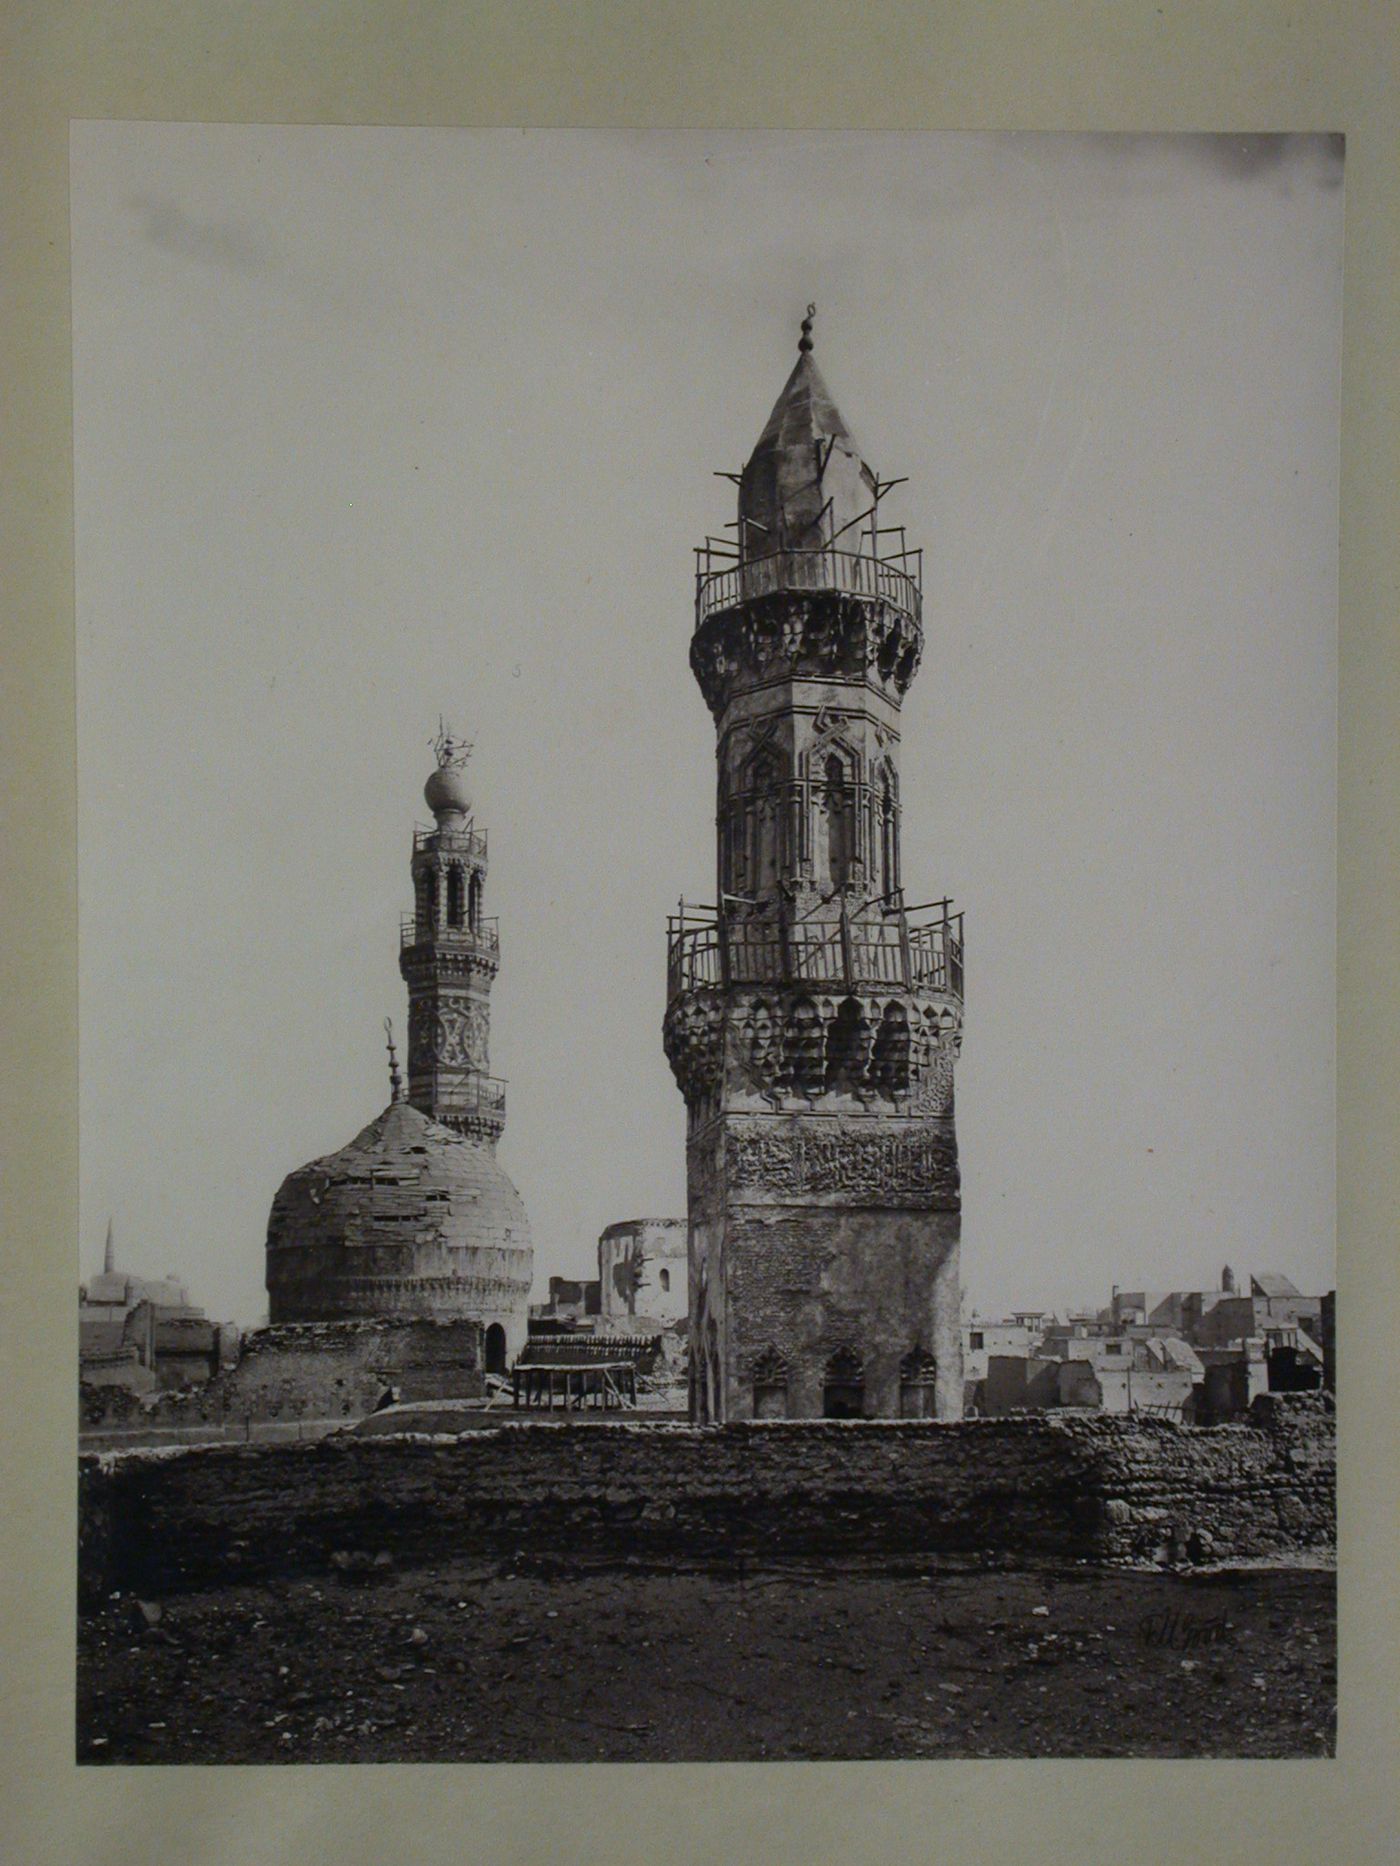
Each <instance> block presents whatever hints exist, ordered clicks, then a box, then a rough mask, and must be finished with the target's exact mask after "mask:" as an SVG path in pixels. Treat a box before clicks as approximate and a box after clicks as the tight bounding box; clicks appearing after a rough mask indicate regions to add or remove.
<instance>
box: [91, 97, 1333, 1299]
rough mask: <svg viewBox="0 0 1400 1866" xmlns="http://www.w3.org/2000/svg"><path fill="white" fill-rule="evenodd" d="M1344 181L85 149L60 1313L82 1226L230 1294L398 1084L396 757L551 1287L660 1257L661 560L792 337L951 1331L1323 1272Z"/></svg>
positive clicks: (100, 127) (229, 142)
mask: <svg viewBox="0 0 1400 1866" xmlns="http://www.w3.org/2000/svg"><path fill="white" fill-rule="evenodd" d="M1341 184H1342V159H1341V152H1340V149H1339V147H1338V145H1337V144H1336V142H1335V141H1334V140H1333V139H1329V138H1324V137H1306V136H1291V137H1244V138H1241V137H1205V136H1202V137H1185V136H1168V137H1142V136H1120V137H1109V136H1049V137H1013V136H987V135H980V134H947V133H941V134H923V133H883V134H865V133H854V132H842V133H830V134H807V133H796V132H774V133H764V134H749V135H744V134H733V133H723V134H718V135H713V136H705V135H701V134H698V133H697V134H692V133H660V132H637V133H623V132H535V131H531V132H515V131H506V130H492V131H457V130H439V129H432V130H427V129H423V130H413V129H371V128H332V127H317V126H298V127H278V126H240V125H191V124H150V123H120V124H119V123H95V122H94V123H77V124H75V125H74V126H73V130H72V238H73V355H74V462H75V480H76V485H75V492H76V521H75V522H76V563H77V618H78V696H79V697H78V709H79V717H78V748H79V750H78V758H79V771H78V782H79V901H80V935H79V936H80V981H79V983H80V1091H79V1092H80V1110H79V1115H80V1153H81V1192H80V1207H81V1221H80V1226H81V1236H80V1240H79V1257H80V1267H81V1270H82V1272H83V1273H84V1274H87V1273H90V1272H91V1271H92V1270H93V1269H94V1268H96V1267H98V1266H100V1262H101V1252H102V1243H103V1236H104V1233H105V1229H106V1225H107V1221H108V1217H109V1216H111V1218H112V1219H113V1221H114V1224H115V1230H116V1238H117V1249H118V1258H119V1260H120V1262H121V1264H122V1267H124V1268H128V1269H132V1270H137V1271H143V1272H146V1273H148V1274H153V1275H156V1274H165V1273H168V1272H174V1273H176V1274H178V1275H180V1276H182V1277H183V1278H184V1279H185V1280H186V1281H187V1283H188V1284H189V1286H190V1290H191V1295H192V1298H193V1299H194V1300H195V1301H196V1302H198V1303H201V1304H202V1305H203V1306H204V1307H205V1308H206V1309H207V1310H208V1311H209V1313H210V1314H212V1315H216V1316H218V1317H220V1318H231V1319H234V1320H237V1321H240V1322H242V1323H245V1324H249V1323H253V1322H255V1321H257V1320H259V1319H261V1317H262V1316H263V1315H264V1314H265V1307H266V1299H265V1295H264V1292H263V1288H262V1273H263V1241H264V1237H265V1232H266V1222H267V1212H268V1207H269V1205H270V1203H271V1200H272V1196H273V1194H274V1193H275V1191H276V1189H277V1186H278V1184H279V1183H280V1181H281V1180H282V1178H283V1177H284V1175H285V1174H286V1173H288V1172H289V1171H291V1170H292V1169H293V1168H295V1167H296V1166H298V1165H300V1164H302V1163H303V1162H304V1161H306V1160H309V1159H312V1158H314V1157H317V1156H319V1155H321V1154H324V1153H327V1152H330V1151H332V1150H334V1149H336V1148H338V1147H340V1146H342V1145H344V1144H345V1143H346V1142H347V1141H348V1140H349V1139H350V1138H351V1137H352V1136H353V1135H354V1134H355V1133H356V1132H357V1131H358V1130H359V1129H360V1128H361V1127H362V1126H363V1125H364V1124H365V1123H366V1122H367V1121H369V1120H370V1119H372V1118H373V1116H374V1115H375V1114H376V1113H377V1112H378V1111H379V1110H380V1109H381V1108H382V1107H383V1106H384V1104H385V1102H386V1101H387V1099H388V1075H387V1065H386V1059H385V1055H384V1047H383V1032H382V1020H383V1018H384V1017H385V1016H386V1015H388V1016H392V1017H393V1018H394V1021H395V1024H396V1027H397V1028H398V1030H399V1033H400V1041H401V1043H402V1035H403V1031H404V1026H405V1023H406V1014H405V1006H406V999H405V992H404V987H403V985H402V982H401V981H400V979H399V976H398V969H397V928H398V916H399V914H400V912H402V911H406V910H407V909H408V908H409V907H410V906H411V892H410V885H409V869H408V860H409V853H410V841H411V832H412V827H413V824H414V823H415V821H418V822H421V821H424V820H425V819H426V817H427V812H426V809H425V806H424V804H423V801H422V785H423V782H424V780H425V778H426V777H427V775H428V773H429V771H430V770H431V768H432V764H433V757H432V751H431V742H432V740H433V738H434V737H435V735H436V732H437V726H438V718H439V715H440V714H442V715H445V716H446V717H447V719H448V720H449V722H451V723H453V724H454V725H455V726H456V727H457V729H458V730H459V731H461V732H463V733H465V734H466V736H467V737H469V738H471V739H472V740H473V741H474V744H475V751H474V754H473V757H472V760H471V766H470V776H471V781H472V785H473V790H474V794H475V798H476V805H477V820H478V823H479V824H482V825H484V826H485V827H486V828H487V829H488V831H489V835H490V850H491V868H490V875H489V880H488V887H487V897H486V907H485V910H486V911H487V912H488V913H492V914H496V915H498V916H499V918H500V925H501V970H500V975H499V977H498V979H497V981H496V984H495V987H494V990H493V994H492V1038H491V1062H492V1068H493V1071H494V1072H495V1073H496V1074H498V1075H503V1076H505V1077H507V1078H508V1079H509V1120H508V1126H507V1130H506V1134H505V1137H504V1139H503V1140H502V1142H501V1145H500V1149H499V1155H500V1159H501V1162H502V1164H503V1166H504V1167H505V1168H506V1170H507V1171H508V1172H509V1173H510V1175H511V1177H512V1178H513V1179H514V1181H515V1183H516V1184H517V1185H518V1187H519V1188H520V1191H521V1194H522V1196H523V1197H524V1200H525V1203H526V1207H527V1210H528V1212H529V1215H530V1219H531V1224H532V1228H533V1233H534V1246H535V1272H536V1280H537V1285H538V1286H539V1288H540V1290H541V1291H542V1290H543V1286H544V1284H545V1282H546V1280H547V1278H548V1277H549V1276H550V1275H551V1274H554V1273H562V1274H568V1275H586V1274H589V1273H590V1271H592V1270H593V1266H594V1264H595V1251H596V1238H597V1235H598V1233H599V1231H601V1230H602V1228H603V1227H604V1226H605V1225H607V1224H610V1223H612V1222H614V1221H616V1220H618V1219H622V1218H628V1217H635V1216H667V1215H678V1216H679V1215H683V1214H684V1211H685V1150H684V1126H685V1121H684V1106H683V1103H682V1101H681V1097H680V1094H679V1092H678V1090H677V1089H676V1087H675V1085H674V1083H673V1081H672V1078H671V1075H670V1071H669V1069H668V1066H667V1064H666V1061H665V1057H664V1054H663V1052H662V1047H661V1019H662V1013H663V1010H664V995H665V921H666V915H667V913H668V912H669V911H671V910H672V909H673V908H674V906H675V904H676V901H677V899H678V897H679V896H681V895H683V894H684V895H686V896H688V897H689V898H691V899H697V898H698V899H712V898H713V895H712V894H711V892H710V890H711V888H712V887H713V874H714V825H713V782H714V763H713V760H714V734H713V727H712V724H711V721H710V718H709V715H708V713H707V711H706V708H705V706H704V703H703V701H702V699H701V696H700V692H699V690H698V688H697V687H696V686H695V684H694V681H693V679H692V677H691V675H690V672H689V669H688V665H687V658H686V657H687V647H688V640H689V634H690V629H691V626H692V601H693V585H692V570H693V559H692V557H691V548H692V546H694V545H695V544H698V543H700V542H701V540H702V539H703V538H704V536H705V534H706V533H718V532H720V531H722V529H723V527H724V525H725V523H726V521H727V520H729V519H731V518H732V517H733V509H732V508H733V488H732V486H731V485H730V484H729V483H728V482H727V481H725V480H722V479H717V478H715V477H714V475H715V474H716V473H717V472H733V471H737V469H738V468H739V467H740V466H741V465H742V463H743V461H744V459H745V458H746V457H747V455H748V453H749V451H750V450H751V449H752V447H753V445H754V443H755V441H756V440H757V438H758V435H759V433H760V431H761V429H762V427H763V424H764V421H765V420H766V417H767V415H768V411H769V409H770V407H771V406H772V403H773V401H774V399H775V398H776V396H777V394H778V391H779V389H780V388H781V387H782V385H783V382H784V380H785V379H786V377H787V374H788V372H789V370H790V368H791V366H792V363H793V362H794V360H795V357H796V340H797V336H798V323H799V320H800V319H801V317H802V315H803V311H804V309H805V307H806V305H807V303H808V302H809V301H815V303H816V305H817V307H818V310H817V316H816V320H815V330H814V336H815V340H816V357H817V361H818V363H819V365H820V367H821V370H822V372H823V375H824V376H825V378H826V381H827V383H828V384H829V386H830V388H831V390H832V393H833V395H834V397H835V399H836V401H837V404H838V405H839V407H840V409H841V411H842V413H843V415H844V417H845V419H846V421H847V423H848V425H849V426H850V427H851V429H852V430H853V432H854V434H855V436H856V439H857V441H858V442H859V444H860V446H861V448H862V451H863V453H864V455H865V458H866V459H867V460H868V461H869V462H870V463H871V464H872V465H873V466H875V467H876V468H877V469H878V470H879V471H880V472H881V474H882V475H884V476H885V477H892V476H894V475H898V474H903V475H907V483H906V484H905V485H903V486H901V487H900V488H899V489H898V490H897V491H896V492H895V493H892V494H891V495H890V497H889V503H888V505H887V506H886V508H885V510H886V512H887V513H888V515H889V519H890V521H891V522H895V521H897V522H902V523H903V524H904V525H905V526H906V529H907V534H908V538H909V542H910V544H911V545H914V544H918V545H922V546H923V548H924V573H925V583H924V625H925V632H926V647H925V655H924V661H923V667H922V670H921V672H920V674H919V677H918V679H917V680H916V681H915V683H914V685H913V687H912V689H911V691H910V693H909V695H908V697H907V698H906V701H905V704H904V715H903V747H902V755H901V773H902V797H903V805H904V812H903V855H904V862H903V867H904V875H905V879H906V883H907V886H908V888H909V890H910V894H911V898H914V899H929V898H938V897H941V896H943V895H945V894H948V895H952V896H953V897H955V900H956V903H957V905H958V906H960V907H961V908H962V909H963V910H964V911H965V913H966V916H967V921H966V930H967V1006H966V1023H965V1034H964V1043H963V1053H962V1059H961V1061H960V1064H959V1073H958V1090H957V1120H958V1135H959V1146H960V1153H961V1161H962V1171H963V1281H964V1284H965V1285H966V1289H967V1300H968V1303H969V1305H971V1306H974V1307H977V1308H979V1309H981V1310H982V1312H983V1313H996V1312H1000V1311H1003V1310H1005V1309H1008V1308H1010V1307H1011V1306H1013V1305H1014V1306H1017V1307H1039V1308H1059V1309H1063V1308H1064V1307H1065V1306H1068V1305H1071V1304H1075V1305H1077V1304H1080V1303H1102V1302H1106V1301H1107V1299H1108V1295H1109V1292H1110V1290H1111V1287H1112V1286H1113V1285H1114V1284H1115V1283H1116V1284H1120V1285H1122V1286H1123V1287H1127V1288H1131V1287H1142V1286H1147V1287H1151V1288H1167V1287H1214V1286H1215V1285H1216V1283H1217V1280H1218V1272H1219V1269H1220V1267H1221V1265H1222V1264H1224V1263H1226V1262H1228V1263H1230V1264H1231V1265H1233V1266H1234V1267H1235V1269H1236V1270H1237V1271H1238V1272H1242V1273H1245V1274H1247V1273H1248V1272H1249V1271H1251V1270H1253V1271H1261V1270H1281V1271H1283V1272H1284V1273H1285V1274H1287V1275H1289V1276H1291V1277H1292V1278H1293V1279H1294V1281H1295V1282H1297V1283H1298V1284H1299V1285H1300V1287H1302V1288H1304V1289H1305V1290H1307V1291H1309V1292H1315V1291H1318V1290H1320V1289H1325V1288H1330V1287H1332V1285H1333V1283H1334V1281H1335V1268H1334V1183H1333V1128H1334V1095H1333V1022H1334V996H1335V961H1334V947H1335V880H1334V870H1335V840H1336V838H1335V802H1336V789H1335V762H1336V726H1335V710H1336V678H1337V600H1336V583H1337V531H1338V518H1337V487H1338V419H1339V386H1340V385H1339V366H1340V336H1341V261H1342V200H1343V190H1342V185H1341ZM896 508H897V509H896ZM595 1273H596V1272H595Z"/></svg>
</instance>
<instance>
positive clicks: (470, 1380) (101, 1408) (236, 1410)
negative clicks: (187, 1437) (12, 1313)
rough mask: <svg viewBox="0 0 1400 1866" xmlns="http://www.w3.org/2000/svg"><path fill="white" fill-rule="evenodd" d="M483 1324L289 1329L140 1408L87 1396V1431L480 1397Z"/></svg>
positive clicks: (324, 1415)
mask: <svg viewBox="0 0 1400 1866" xmlns="http://www.w3.org/2000/svg"><path fill="white" fill-rule="evenodd" d="M484 1335H485V1327H484V1324H482V1323H481V1322H479V1321H475V1320H472V1319H470V1318H461V1319H456V1320H451V1321H432V1320H427V1319H425V1320H421V1321H419V1320H412V1321H410V1320H388V1319H386V1320H379V1321H373V1320H366V1321H347V1322H303V1323H283V1324H279V1325H276V1326H273V1327H270V1328H259V1329H254V1330H253V1331H252V1332H251V1333H249V1334H247V1335H245V1336H244V1338H243V1349H242V1357H241V1359H240V1360H239V1362H238V1364H237V1366H236V1367H232V1368H228V1369H226V1370H225V1371H224V1372H223V1373H221V1374H220V1375H218V1377H217V1378H215V1379H213V1380H210V1381H208V1382H207V1383H206V1384H205V1385H204V1386H202V1387H199V1388H196V1389H194V1390H192V1391H190V1392H187V1393H181V1394H169V1395H165V1396H162V1397H161V1398H160V1399H158V1400H156V1401H153V1402H150V1403H148V1404H147V1405H146V1406H145V1407H142V1406H141V1405H140V1404H139V1403H138V1404H136V1405H135V1406H131V1405H126V1406H119V1405H116V1404H105V1405H104V1404H102V1403H100V1396H99V1395H97V1394H92V1395H89V1394H88V1393H86V1392H85V1393H84V1405H83V1423H84V1424H85V1425H87V1426H89V1427H93V1428H99V1427H102V1426H104V1425H105V1426H117V1425H129V1424H133V1423H135V1422H136V1421H137V1420H138V1419H139V1420H140V1422H141V1423H142V1424H144V1425H147V1426H151V1427H155V1428H159V1427H162V1426H180V1425H195V1424H201V1423H206V1422H208V1423H218V1422H220V1421H222V1420H225V1419H244V1418H252V1419H257V1420H267V1419H282V1420H292V1419H336V1418H344V1419H358V1418H362V1417H363V1416H364V1414H365V1413H367V1412H371V1411H373V1409H374V1408H375V1406H377V1405H378V1404H379V1402H380V1400H381V1399H382V1398H383V1397H384V1394H385V1392H386V1391H387V1390H388V1389H389V1388H391V1387H392V1388H395V1389H397V1391H398V1393H399V1396H400V1398H402V1399H403V1400H405V1401H409V1400H433V1399H474V1398H477V1397H479V1395H480V1394H481V1392H482V1376H481V1370H482V1364H483V1353H484V1348H483V1342H484Z"/></svg>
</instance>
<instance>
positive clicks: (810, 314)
mask: <svg viewBox="0 0 1400 1866" xmlns="http://www.w3.org/2000/svg"><path fill="white" fill-rule="evenodd" d="M816 315H817V307H816V306H815V305H808V307H807V315H806V317H804V318H803V320H802V335H801V336H800V337H799V338H798V340H797V347H798V349H799V350H800V351H801V352H802V354H803V355H804V356H809V355H810V354H811V350H812V319H813V318H814V317H815V316H816Z"/></svg>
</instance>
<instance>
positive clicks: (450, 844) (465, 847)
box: [413, 823, 486, 862]
mask: <svg viewBox="0 0 1400 1866" xmlns="http://www.w3.org/2000/svg"><path fill="white" fill-rule="evenodd" d="M430 842H438V843H440V844H441V846H442V848H443V850H444V852H446V851H448V850H450V851H451V852H452V854H453V855H465V856H468V857H470V858H472V859H475V860H479V861H483V862H484V861H485V860H486V831H485V830H484V829H474V828H471V827H468V828H466V829H457V830H451V829H447V830H444V829H439V828H438V827H437V825H436V824H433V825H431V826H429V825H428V824H427V823H415V824H414V825H413V852H414V854H415V855H416V854H417V853H418V851H419V850H420V849H424V848H426V847H427V846H428V844H429V843H430Z"/></svg>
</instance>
